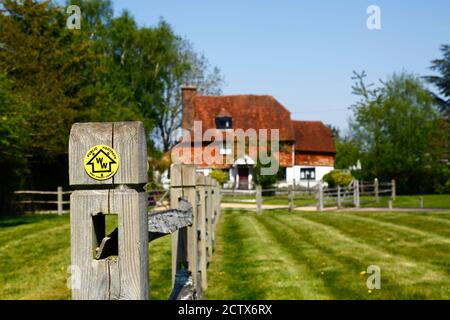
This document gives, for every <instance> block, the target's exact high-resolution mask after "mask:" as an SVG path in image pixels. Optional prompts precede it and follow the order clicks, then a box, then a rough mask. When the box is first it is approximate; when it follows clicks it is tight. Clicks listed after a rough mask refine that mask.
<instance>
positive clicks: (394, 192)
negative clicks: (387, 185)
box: [391, 180, 396, 201]
mask: <svg viewBox="0 0 450 320" xmlns="http://www.w3.org/2000/svg"><path fill="white" fill-rule="evenodd" d="M391 188H392V189H391V190H392V195H391V198H392V201H395V196H396V190H395V188H396V185H395V180H392V186H391Z"/></svg>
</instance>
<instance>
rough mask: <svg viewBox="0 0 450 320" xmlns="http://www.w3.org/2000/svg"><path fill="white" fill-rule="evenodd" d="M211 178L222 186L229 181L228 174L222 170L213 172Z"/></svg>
mask: <svg viewBox="0 0 450 320" xmlns="http://www.w3.org/2000/svg"><path fill="white" fill-rule="evenodd" d="M209 175H210V176H211V178H213V179H215V180H216V181H217V182H218V183H219V184H220V185H223V184H224V183H225V182H227V181H228V173H227V172H225V171H222V170H213V171H212V172H211V173H210V174H209Z"/></svg>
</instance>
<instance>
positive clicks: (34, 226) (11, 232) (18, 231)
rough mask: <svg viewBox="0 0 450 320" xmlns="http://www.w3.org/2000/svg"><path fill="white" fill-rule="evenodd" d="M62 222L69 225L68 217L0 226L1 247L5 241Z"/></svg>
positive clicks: (58, 224)
mask: <svg viewBox="0 0 450 320" xmlns="http://www.w3.org/2000/svg"><path fill="white" fill-rule="evenodd" d="M62 224H66V225H67V226H68V227H69V221H68V219H58V220H57V219H51V220H48V221H45V220H41V221H38V222H36V223H29V224H26V225H19V226H14V227H1V228H0V247H2V246H3V245H4V244H5V243H9V242H10V241H11V240H14V239H20V238H23V237H26V236H28V235H32V234H35V233H36V232H41V231H45V230H48V229H50V228H54V227H60V226H61V225H62Z"/></svg>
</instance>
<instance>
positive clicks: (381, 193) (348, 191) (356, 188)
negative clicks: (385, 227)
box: [316, 179, 396, 211]
mask: <svg viewBox="0 0 450 320" xmlns="http://www.w3.org/2000/svg"><path fill="white" fill-rule="evenodd" d="M361 196H362V198H361ZM385 196H390V200H389V202H388V203H389V207H390V208H392V203H393V201H395V197H396V186H395V180H392V181H391V182H379V181H378V179H375V180H374V181H373V182H367V181H365V182H363V181H358V180H353V181H352V183H351V184H350V185H349V186H347V187H339V186H338V187H336V188H328V187H324V185H323V184H322V183H321V182H320V183H319V184H318V190H317V196H316V199H317V211H322V210H324V208H325V207H327V206H328V207H329V206H331V207H337V208H338V209H339V208H342V207H345V206H353V207H355V208H359V207H360V206H361V203H364V204H370V203H378V202H380V198H381V197H385Z"/></svg>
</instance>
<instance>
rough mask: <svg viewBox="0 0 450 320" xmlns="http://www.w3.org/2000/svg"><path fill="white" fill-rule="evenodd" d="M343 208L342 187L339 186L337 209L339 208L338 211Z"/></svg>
mask: <svg viewBox="0 0 450 320" xmlns="http://www.w3.org/2000/svg"><path fill="white" fill-rule="evenodd" d="M341 206H342V203H341V186H339V185H338V186H337V207H338V209H340V208H341Z"/></svg>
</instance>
